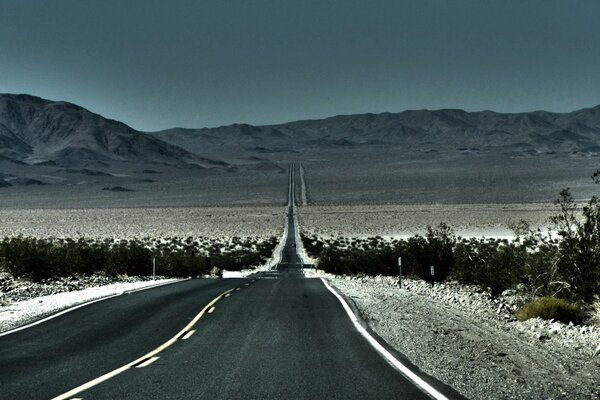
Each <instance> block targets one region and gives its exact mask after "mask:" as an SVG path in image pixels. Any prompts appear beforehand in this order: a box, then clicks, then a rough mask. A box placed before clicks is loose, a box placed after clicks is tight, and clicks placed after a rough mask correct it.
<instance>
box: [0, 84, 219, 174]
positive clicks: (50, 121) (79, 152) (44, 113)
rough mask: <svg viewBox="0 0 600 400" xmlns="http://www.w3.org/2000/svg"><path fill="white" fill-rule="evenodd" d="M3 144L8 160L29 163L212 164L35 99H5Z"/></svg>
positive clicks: (0, 107) (0, 108)
mask: <svg viewBox="0 0 600 400" xmlns="http://www.w3.org/2000/svg"><path fill="white" fill-rule="evenodd" d="M0 145H1V148H0V156H2V157H3V158H4V159H5V160H12V161H14V162H17V163H19V162H21V163H26V164H40V163H46V164H52V165H57V166H63V167H76V166H81V165H82V164H85V165H89V164H90V163H94V162H95V163H109V162H111V161H117V162H129V163H160V164H172V165H180V164H187V163H201V164H206V165H210V164H211V162H210V160H203V159H201V158H200V157H199V156H198V155H196V154H192V153H190V152H188V151H186V150H183V149H181V148H180V147H177V146H175V145H172V144H168V143H165V142H163V141H162V140H160V139H158V138H156V137H151V136H148V135H144V134H142V133H140V132H138V131H136V130H134V129H132V128H131V127H129V126H127V125H125V124H123V123H121V122H118V121H114V120H110V119H106V118H103V117H102V116H100V115H98V114H94V113H92V112H90V111H88V110H86V109H84V108H82V107H79V106H77V105H74V104H70V103H66V102H53V101H49V100H44V99H41V98H39V97H34V96H29V95H11V94H0Z"/></svg>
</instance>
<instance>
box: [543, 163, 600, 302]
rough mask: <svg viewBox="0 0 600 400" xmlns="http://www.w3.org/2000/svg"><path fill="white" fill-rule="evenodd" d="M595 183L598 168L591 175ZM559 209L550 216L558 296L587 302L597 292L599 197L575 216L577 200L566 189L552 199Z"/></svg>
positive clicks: (599, 173)
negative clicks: (556, 237)
mask: <svg viewBox="0 0 600 400" xmlns="http://www.w3.org/2000/svg"><path fill="white" fill-rule="evenodd" d="M592 178H593V179H594V182H596V183H598V182H599V178H600V171H597V172H596V173H594V175H593V176H592ZM555 204H557V205H558V206H559V210H560V211H559V213H558V215H557V216H555V217H553V218H552V222H554V224H555V226H556V227H557V228H558V234H559V235H560V237H561V240H560V242H559V244H558V249H559V251H558V256H557V259H556V265H555V270H556V271H555V273H556V277H557V280H558V282H559V283H560V284H561V288H562V289H564V290H563V291H562V292H561V294H560V295H561V297H565V298H567V299H570V300H572V301H578V300H581V301H585V302H591V301H592V300H593V299H594V297H595V296H597V295H599V294H600V199H599V198H598V197H596V196H593V197H592V198H591V199H590V200H589V202H588V203H587V204H586V205H585V206H584V207H583V208H582V213H581V217H582V218H581V219H578V218H577V204H576V203H575V200H574V199H573V196H572V195H571V193H570V191H569V189H565V190H563V191H562V192H561V193H560V197H559V199H558V200H556V201H555Z"/></svg>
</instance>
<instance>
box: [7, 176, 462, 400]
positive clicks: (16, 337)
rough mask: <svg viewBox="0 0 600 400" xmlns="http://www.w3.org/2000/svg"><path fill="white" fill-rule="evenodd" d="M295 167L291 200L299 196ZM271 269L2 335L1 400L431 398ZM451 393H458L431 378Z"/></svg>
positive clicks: (305, 289) (299, 286)
mask: <svg viewBox="0 0 600 400" xmlns="http://www.w3.org/2000/svg"><path fill="white" fill-rule="evenodd" d="M293 176H294V169H293V167H291V168H290V185H289V191H290V193H289V199H294V189H293V187H294V182H293V180H294V178H293ZM288 208H289V213H288V214H289V215H288V235H287V238H286V244H285V247H284V249H283V253H282V259H281V263H280V264H279V265H278V266H277V267H276V270H274V271H270V272H265V273H261V274H257V275H256V276H254V277H250V278H247V279H218V280H211V279H194V280H187V281H184V282H180V283H176V284H171V285H166V286H162V287H158V288H154V289H149V290H145V291H139V292H135V293H131V294H128V295H122V296H119V297H115V298H111V299H107V300H105V301H101V302H98V303H94V304H91V305H89V306H86V307H82V308H80V309H77V310H74V311H72V312H70V313H67V314H64V315H62V316H60V317H58V318H55V319H52V320H50V321H47V322H45V323H42V324H39V325H36V326H33V327H31V328H28V329H25V330H22V331H19V332H16V333H14V334H10V335H7V336H3V337H0V398H2V399H51V398H59V399H167V398H168V399H210V400H213V399H378V400H384V399H428V398H430V397H429V396H428V395H427V394H425V393H424V392H423V391H422V390H420V389H419V388H417V387H416V386H415V385H414V384H413V383H412V382H411V381H409V380H408V379H407V378H405V377H404V376H403V375H402V374H401V373H400V372H399V371H398V370H397V369H396V368H394V367H392V366H391V365H390V363H389V362H388V361H386V360H384V358H383V357H381V355H380V354H379V353H377V352H376V351H375V350H374V348H373V346H372V345H371V344H369V342H368V341H367V340H366V339H365V338H364V337H363V336H362V335H361V334H360V333H359V332H358V331H357V329H356V328H355V326H354V325H353V322H352V321H351V320H350V318H348V315H347V314H346V311H345V310H344V308H343V307H342V304H341V303H340V301H339V300H338V299H337V298H336V297H335V296H334V295H333V294H332V293H331V292H330V291H329V290H328V289H327V288H326V286H325V285H324V283H323V282H322V281H321V280H320V279H307V278H304V276H303V272H302V264H301V263H300V259H299V257H298V255H297V253H296V247H295V235H294V225H293V224H294V218H293V213H294V212H295V206H294V204H293V200H290V202H289V204H288ZM433 385H434V386H436V387H437V388H438V389H439V390H441V391H442V392H445V393H446V394H448V395H449V397H450V398H458V396H457V395H456V394H455V393H454V392H453V391H452V390H451V389H449V388H446V387H443V386H442V385H439V384H437V383H435V382H433Z"/></svg>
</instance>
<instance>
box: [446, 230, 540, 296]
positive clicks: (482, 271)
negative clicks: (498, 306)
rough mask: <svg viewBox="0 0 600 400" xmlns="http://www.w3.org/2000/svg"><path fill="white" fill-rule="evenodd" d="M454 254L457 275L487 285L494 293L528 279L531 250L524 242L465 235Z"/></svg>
mask: <svg viewBox="0 0 600 400" xmlns="http://www.w3.org/2000/svg"><path fill="white" fill-rule="evenodd" d="M454 257H455V260H454V264H453V269H452V273H451V276H452V277H453V278H454V279H456V280H457V281H459V282H462V283H466V284H474V285H479V286H483V287H487V288H489V289H490V290H491V292H492V295H494V296H497V295H499V294H500V293H502V291H504V290H506V289H508V288H511V287H514V286H516V285H517V284H518V283H521V282H523V281H524V280H525V276H526V272H525V270H524V267H525V265H526V260H527V258H528V253H527V249H526V247H525V246H523V245H519V244H515V243H511V242H508V241H503V240H497V239H470V240H469V239H463V240H462V241H461V242H459V243H457V244H456V247H455V249H454Z"/></svg>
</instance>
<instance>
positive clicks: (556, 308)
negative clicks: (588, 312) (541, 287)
mask: <svg viewBox="0 0 600 400" xmlns="http://www.w3.org/2000/svg"><path fill="white" fill-rule="evenodd" d="M516 316H517V319H518V320H519V321H526V320H528V319H530V318H536V317H539V318H542V319H546V320H550V319H553V320H555V321H561V322H564V323H569V322H573V323H577V322H580V321H581V309H580V308H579V307H578V306H576V305H575V304H571V303H568V302H566V301H565V300H563V299H557V298H556V297H536V298H535V299H533V300H532V301H530V302H529V303H526V304H524V305H523V306H522V307H521V308H519V309H518V310H517V312H516Z"/></svg>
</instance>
